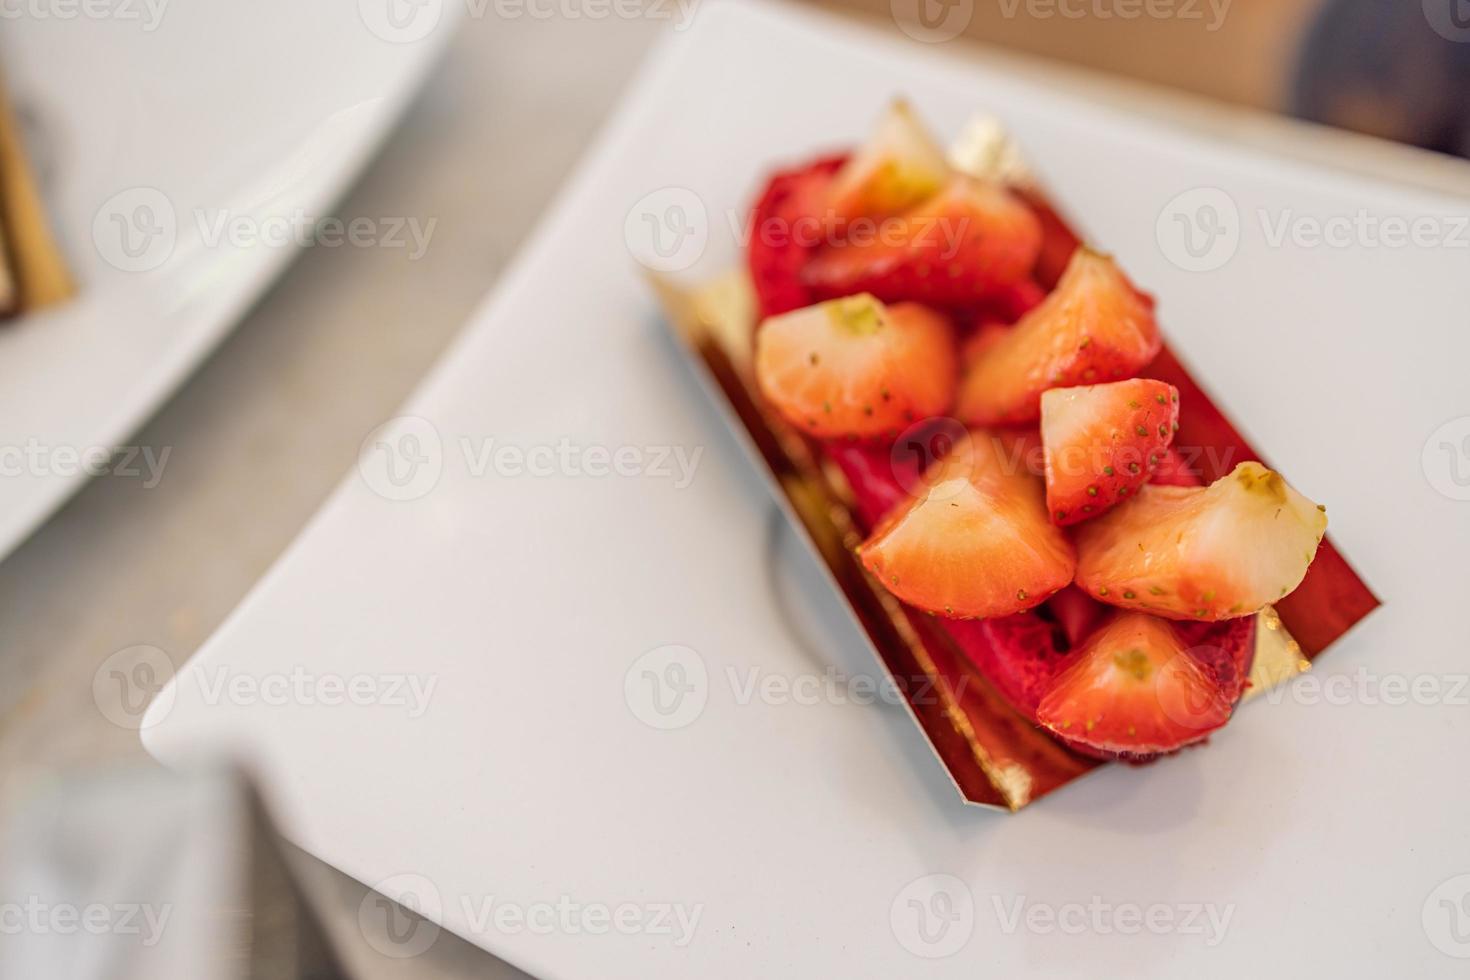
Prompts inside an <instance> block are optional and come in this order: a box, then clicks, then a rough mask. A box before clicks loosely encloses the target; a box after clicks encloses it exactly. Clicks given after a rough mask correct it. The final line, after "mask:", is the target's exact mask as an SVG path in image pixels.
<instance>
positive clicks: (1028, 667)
mask: <svg viewBox="0 0 1470 980" xmlns="http://www.w3.org/2000/svg"><path fill="white" fill-rule="evenodd" d="M1074 598H1076V599H1080V600H1081V601H1080V603H1077V602H1074ZM1042 610H1050V613H1051V615H1052V617H1054V618H1055V619H1056V620H1057V623H1056V624H1053V623H1051V622H1048V621H1047V620H1046V619H1045V618H1043V616H1041V615H1039V613H1040V612H1041V611H1042ZM1079 613H1082V614H1083V615H1084V616H1085V617H1086V618H1087V619H1088V620H1090V623H1082V622H1080V621H1078V614H1079ZM1115 615H1116V614H1114V613H1111V612H1110V611H1109V610H1108V607H1107V606H1103V605H1100V604H1098V603H1095V602H1093V601H1092V600H1091V599H1088V598H1087V597H1086V596H1084V595H1082V594H1081V593H1080V592H1078V590H1077V589H1075V588H1070V587H1069V588H1066V589H1063V590H1062V591H1061V592H1058V593H1057V594H1056V595H1054V596H1052V598H1051V599H1050V600H1049V601H1048V602H1047V603H1046V604H1045V605H1044V606H1043V607H1041V609H1039V610H1031V611H1030V612H1024V613H1017V614H1016V615H1014V616H1002V617H1000V618H998V619H952V620H947V621H946V622H945V623H944V631H945V632H946V633H947V634H949V637H950V639H951V640H953V641H954V644H955V646H956V647H958V648H959V650H960V652H961V653H962V654H964V656H965V657H966V658H967V659H968V660H969V661H970V662H971V663H972V664H974V665H975V667H976V669H978V670H979V671H980V673H981V674H983V675H984V676H985V678H986V679H987V680H988V681H990V682H991V684H993V685H994V686H995V688H996V690H998V691H999V692H1000V694H1001V696H1002V697H1004V698H1005V699H1006V700H1007V701H1008V702H1010V704H1011V706H1012V707H1014V708H1015V709H1016V710H1017V711H1019V712H1020V713H1021V714H1022V715H1024V716H1025V717H1026V718H1028V719H1030V720H1031V721H1033V722H1034V721H1036V720H1037V719H1036V711H1037V708H1038V707H1039V706H1040V704H1041V700H1042V698H1043V697H1045V695H1046V694H1047V693H1048V692H1049V691H1050V690H1051V689H1052V688H1053V687H1054V686H1055V684H1056V680H1057V678H1059V677H1061V676H1062V675H1063V673H1065V671H1066V670H1067V668H1069V667H1071V666H1072V665H1074V664H1075V663H1077V662H1078V661H1079V659H1080V656H1079V654H1080V649H1081V647H1083V646H1084V645H1085V644H1086V642H1087V640H1088V639H1090V638H1091V637H1092V636H1093V635H1094V633H1095V631H1096V629H1097V624H1098V623H1099V622H1102V623H1110V622H1112V621H1113V618H1114V616H1115ZM1069 623H1070V625H1069ZM1173 626H1174V634H1175V636H1176V637H1177V638H1178V639H1179V642H1180V643H1182V644H1183V645H1184V646H1185V648H1186V652H1187V653H1188V654H1189V656H1190V657H1191V658H1192V659H1193V660H1194V662H1195V665H1196V666H1198V667H1199V668H1200V670H1202V671H1203V672H1204V674H1205V676H1206V677H1208V678H1209V679H1210V681H1211V682H1212V683H1213V684H1214V685H1215V686H1216V687H1217V688H1218V689H1219V691H1220V694H1221V697H1222V698H1223V699H1224V701H1225V703H1226V704H1232V705H1233V704H1234V703H1236V702H1237V701H1239V700H1240V696H1241V694H1242V693H1243V692H1244V690H1245V688H1246V687H1247V686H1248V685H1247V680H1246V679H1247V678H1248V677H1249V676H1250V669H1251V663H1252V661H1253V660H1254V654H1255V632H1256V617H1254V616H1247V617H1244V618H1242V619H1231V620H1226V621H1225V622H1222V623H1175V624H1173ZM1074 629H1077V630H1079V632H1078V633H1077V634H1076V638H1073V639H1071V640H1070V641H1069V635H1070V634H1071V633H1072V631H1073V630H1074ZM1065 741H1068V744H1070V745H1071V747H1072V748H1074V749H1076V750H1077V751H1079V752H1082V753H1083V754H1084V755H1089V756H1093V757H1096V758H1102V759H1115V758H1120V757H1121V758H1124V759H1126V760H1128V761H1132V762H1142V761H1146V760H1148V759H1150V758H1153V757H1154V756H1155V755H1157V754H1158V753H1144V752H1141V751H1138V750H1130V751H1126V752H1117V751H1105V750H1102V749H1098V748H1096V747H1092V746H1088V745H1085V744H1083V743H1080V742H1077V741H1074V740H1065Z"/></svg>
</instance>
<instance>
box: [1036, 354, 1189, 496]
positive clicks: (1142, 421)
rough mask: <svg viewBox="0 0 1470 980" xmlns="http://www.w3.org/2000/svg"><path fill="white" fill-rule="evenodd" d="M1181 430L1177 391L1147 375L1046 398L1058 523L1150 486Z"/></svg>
mask: <svg viewBox="0 0 1470 980" xmlns="http://www.w3.org/2000/svg"><path fill="white" fill-rule="evenodd" d="M1178 428H1179V392H1178V390H1177V389H1176V388H1175V387H1174V386H1173V385H1170V384H1165V383H1164V382H1162V381H1152V380H1149V379H1146V378H1132V379H1130V380H1128V381H1114V382H1112V383H1111V384H1102V385H1088V386H1085V387H1080V388H1052V389H1050V390H1048V391H1045V392H1043V393H1042V395H1041V443H1042V447H1043V449H1044V451H1045V454H1046V506H1047V509H1048V510H1050V511H1051V516H1052V520H1054V521H1056V523H1058V524H1064V525H1065V524H1075V523H1077V522H1078V521H1083V520H1086V519H1087V518H1089V517H1093V516H1095V515H1097V514H1100V513H1102V512H1103V511H1105V510H1108V509H1109V508H1110V507H1112V506H1113V505H1114V504H1116V503H1117V502H1118V501H1120V500H1123V499H1125V498H1126V497H1127V496H1128V495H1129V494H1130V493H1133V492H1134V491H1136V490H1137V489H1138V488H1139V487H1141V486H1143V485H1144V484H1145V483H1147V482H1148V479H1149V475H1150V474H1151V473H1152V472H1153V470H1154V468H1155V467H1156V466H1158V465H1159V463H1160V461H1161V460H1162V459H1163V455H1164V450H1165V449H1167V448H1168V446H1169V443H1170V442H1172V441H1173V440H1174V432H1175V431H1176V430H1177V429H1178Z"/></svg>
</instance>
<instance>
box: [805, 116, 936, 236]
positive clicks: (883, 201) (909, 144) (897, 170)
mask: <svg viewBox="0 0 1470 980" xmlns="http://www.w3.org/2000/svg"><path fill="white" fill-rule="evenodd" d="M949 176H950V168H949V161H947V160H946V159H945V157H944V150H942V149H941V148H940V147H939V144H938V143H936V142H935V141H934V138H933V137H932V136H930V135H929V131H928V129H926V128H925V126H924V124H923V123H922V122H920V121H919V119H918V117H917V116H916V115H915V114H914V111H913V109H912V108H911V107H910V106H909V104H908V102H906V101H904V100H903V99H895V100H894V101H893V102H892V103H891V104H890V105H889V106H888V109H887V111H886V112H884V113H883V116H882V118H880V119H879V120H878V125H877V127H876V128H875V129H874V131H873V135H872V136H871V137H870V138H869V139H868V142H867V143H866V144H865V145H864V146H863V148H862V149H860V150H859V151H858V152H857V153H855V154H853V156H852V159H850V160H848V161H847V163H846V165H844V166H843V168H842V169H841V170H840V171H838V173H837V176H836V177H835V178H834V179H833V181H832V184H831V187H830V189H829V191H828V195H827V202H828V206H829V207H830V208H831V210H832V213H833V216H834V217H835V218H836V219H837V221H839V222H845V221H848V220H851V219H853V218H859V217H883V216H886V215H890V214H896V213H897V212H899V211H903V210H905V209H907V208H910V207H913V206H914V205H915V204H918V203H919V202H920V201H923V200H924V199H925V198H927V197H930V196H932V195H933V194H936V193H938V191H939V189H940V188H941V187H943V186H944V184H945V182H946V181H947V180H948V179H949Z"/></svg>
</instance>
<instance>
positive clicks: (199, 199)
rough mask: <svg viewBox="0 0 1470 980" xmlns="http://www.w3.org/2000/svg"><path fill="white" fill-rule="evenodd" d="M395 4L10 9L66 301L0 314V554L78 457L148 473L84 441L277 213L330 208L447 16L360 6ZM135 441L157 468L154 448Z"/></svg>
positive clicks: (278, 259)
mask: <svg viewBox="0 0 1470 980" xmlns="http://www.w3.org/2000/svg"><path fill="white" fill-rule="evenodd" d="M396 2H397V0H363V2H362V3H361V4H355V3H336V4H326V3H296V2H292V0H261V2H252V3H248V4H229V3H207V4H198V3H167V2H165V3H156V2H155V3H144V2H142V0H139V2H137V3H112V4H92V5H77V4H70V5H62V4H31V5H28V6H26V7H25V10H24V12H22V13H21V14H20V15H19V16H16V17H10V18H7V19H6V20H5V28H4V31H3V32H0V67H3V71H4V74H5V78H6V82H7V85H8V87H9V89H10V92H11V94H12V96H13V97H14V98H15V100H16V101H17V103H18V105H19V107H20V109H21V111H22V112H23V113H24V114H25V115H26V116H27V117H28V118H29V119H31V120H32V121H33V124H34V125H33V126H32V127H31V128H32V129H33V131H34V136H35V140H34V146H33V148H32V149H33V156H34V157H35V158H36V164H37V166H38V169H40V170H41V171H42V173H43V180H44V182H45V185H46V186H45V196H46V200H47V204H48V210H49V211H50V213H51V217H52V224H53V227H55V229H56V231H57V233H58V235H59V236H60V238H61V241H62V247H63V249H64V250H65V252H66V255H67V258H68V261H69V263H70V265H71V267H72V269H73V270H74V272H75V274H76V277H77V278H78V280H79V282H80V294H79V295H78V297H77V299H76V300H75V301H74V302H71V303H69V304H67V305H65V306H61V307H57V308H54V309H52V310H48V311H45V312H42V313H39V314H35V315H32V316H28V317H26V318H24V319H22V320H20V321H17V322H15V323H12V324H9V325H5V326H3V327H0V556H3V555H4V554H5V553H6V552H8V551H10V550H11V549H12V548H14V547H15V546H16V545H17V544H18V543H19V542H20V541H21V540H23V539H24V538H25V536H26V535H27V534H29V533H30V532H31V531H32V530H33V529H34V528H35V527H36V526H37V525H38V524H39V523H40V522H41V521H42V520H44V519H45V517H46V516H47V515H48V514H49V513H50V512H51V511H52V510H54V509H55V508H56V507H58V506H60V504H61V503H62V502H63V501H64V500H65V499H66V498H67V496H69V495H70V494H71V493H73V492H75V490H76V489H77V488H78V487H79V486H80V485H81V484H82V482H83V481H84V480H86V479H87V477H88V472H87V469H88V468H91V469H92V470H94V471H96V470H99V469H104V468H105V470H106V471H107V472H111V473H114V474H117V475H118V476H119V477H121V478H128V479H148V478H149V474H148V469H147V466H146V463H147V459H146V457H144V456H143V454H141V453H133V452H129V451H124V452H123V453H122V454H120V455H119V456H118V457H117V458H116V459H115V460H114V461H113V462H112V463H100V461H101V460H102V458H103V457H102V456H101V455H100V454H103V453H105V452H106V451H108V450H111V449H114V448H117V447H123V446H125V444H126V442H127V440H128V438H129V436H130V435H131V434H132V433H133V431H134V430H135V429H136V428H137V427H138V426H139V425H141V424H142V422H143V421H144V420H145V419H146V418H147V417H148V416H149V415H150V414H151V413H152V412H153V411H154V410H155V409H157V407H158V406H159V405H160V404H161V403H162V401H163V400H164V399H165V398H167V397H168V395H169V394H170V393H171V392H172V391H173V390H174V388H175V387H176V386H177V385H178V384H179V383H180V382H181V381H182V380H183V379H184V378H186V377H187V376H188V374H189V372H190V371H192V370H193V369H194V367H195V366H196V365H197V364H198V363H199V362H200V360H201V359H202V358H203V357H204V356H205V355H206V354H207V353H208V352H209V351H210V350H211V349H212V348H213V347H214V345H215V344H216V343H218V341H219V340H220V339H221V338H222V337H223V336H224V335H225V333H226V332H227V331H228V330H229V328H230V327H231V326H233V325H234V323H235V322H236V321H237V320H238V319H239V318H240V316H241V315H242V314H243V313H244V311H245V310H246V308H247V307H248V306H249V304H250V303H251V301H252V300H254V299H255V297H257V296H258V295H259V294H260V292H261V291H262V290H263V289H264V288H265V287H266V286H267V285H269V284H270V282H271V280H272V279H273V278H274V277H275V276H276V275H277V274H278V273H279V272H280V271H281V270H282V269H283V268H284V267H285V266H286V264H287V263H288V262H289V261H290V260H291V258H292V257H293V256H295V255H296V254H297V253H298V251H299V248H300V245H299V238H300V237H301V236H300V235H298V234H297V232H296V231H295V230H294V228H295V227H299V225H297V226H293V225H288V224H284V223H282V219H286V220H290V219H293V218H294V217H295V216H298V215H300V216H304V217H306V218H328V217H331V216H332V211H331V210H330V209H331V208H332V206H333V205H334V204H335V203H336V200H337V198H338V196H339V195H340V194H341V193H342V192H343V191H344V190H345V189H346V187H347V184H348V182H349V181H350V180H351V179H352V178H353V176H354V175H355V174H356V173H357V172H358V171H359V170H360V169H361V168H362V166H363V165H364V164H365V163H366V162H367V161H368V159H369V158H370V157H371V155H372V153H373V151H374V149H375V148H376V146H377V145H378V143H379V141H380V140H381V139H382V138H383V136H384V134H386V133H387V131H388V129H389V127H390V126H391V125H392V123H393V121H394V120H395V119H396V117H397V115H398V113H399V111H400V110H401V109H402V108H403V107H404V105H405V104H406V102H407V100H408V99H409V97H410V96H411V95H412V94H413V92H414V90H415V89H416V87H417V84H418V82H419V80H420V79H421V78H422V77H423V75H424V73H425V70H426V69H427V68H428V66H429V65H430V64H431V62H432V60H433V58H434V56H435V55H436V53H437V52H438V51H439V50H440V49H441V48H442V46H443V43H444V41H445V40H446V39H447V38H448V36H449V34H450V33H451V31H450V22H451V18H450V17H449V16H447V15H446V16H445V17H443V18H442V19H441V23H439V24H437V25H436V28H435V30H433V31H432V32H430V33H428V34H427V35H425V36H424V37H423V38H422V39H419V40H404V39H406V38H413V37H415V36H416V33H417V32H414V33H409V34H404V33H402V32H395V31H394V30H392V29H391V28H389V27H385V26H384V25H385V23H386V22H379V21H376V20H374V15H375V13H376V8H377V7H378V6H384V7H386V5H388V4H391V3H396ZM63 6H65V7H66V10H62V9H61V8H62V7H63ZM451 7H452V5H451ZM15 10H16V11H21V7H20V6H19V5H17V6H16V7H15ZM88 10H91V11H95V12H96V13H97V16H87V15H86V11H88ZM63 15H66V16H63ZM370 23H371V24H372V27H370V26H369V24H370ZM375 29H376V30H375ZM374 217H377V216H374ZM223 227H230V228H238V229H243V230H244V234H239V233H235V232H232V233H230V234H228V235H224V236H220V235H218V234H217V231H218V230H219V229H220V228H223ZM254 230H259V231H261V232H262V234H263V235H265V236H270V235H272V234H273V233H274V232H276V231H280V232H283V234H282V236H281V237H279V238H270V237H267V238H266V239H265V240H264V241H263V242H262V241H257V242H252V241H250V240H249V239H248V238H247V237H246V236H247V235H248V234H249V233H250V232H251V231H254ZM124 236H126V237H124ZM147 448H148V449H149V450H150V451H151V452H152V454H153V459H154V460H155V463H156V462H157V461H159V460H160V459H161V456H160V454H161V453H162V452H163V450H164V448H165V447H160V446H152V447H147ZM99 463H100V465H99ZM156 470H157V467H156V465H155V468H154V471H155V473H156ZM165 472H166V470H165Z"/></svg>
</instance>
